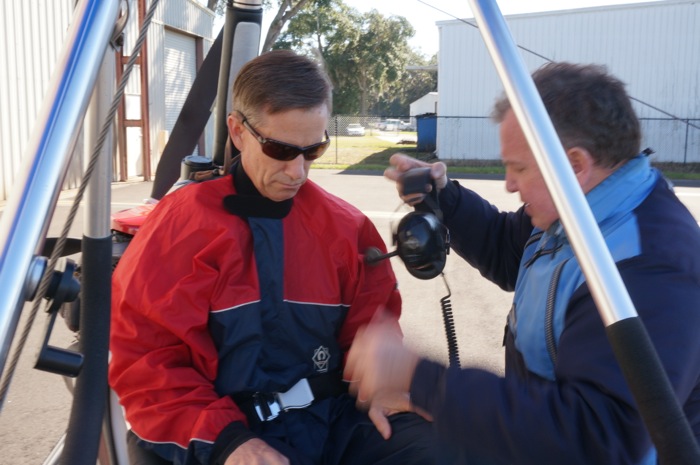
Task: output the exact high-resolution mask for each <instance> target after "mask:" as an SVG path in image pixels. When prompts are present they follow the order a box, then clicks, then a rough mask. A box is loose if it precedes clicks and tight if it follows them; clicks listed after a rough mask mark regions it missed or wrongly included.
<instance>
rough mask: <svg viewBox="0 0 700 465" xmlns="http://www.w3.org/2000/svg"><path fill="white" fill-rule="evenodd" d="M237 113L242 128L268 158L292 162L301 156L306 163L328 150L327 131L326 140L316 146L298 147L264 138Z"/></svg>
mask: <svg viewBox="0 0 700 465" xmlns="http://www.w3.org/2000/svg"><path fill="white" fill-rule="evenodd" d="M238 113H240V115H241V116H242V117H243V121H242V123H243V126H245V128H246V129H247V130H248V131H250V133H251V134H252V135H253V137H255V138H256V139H257V140H258V142H260V145H261V147H262V151H263V153H264V154H265V155H267V156H268V157H270V158H274V159H275V160H279V161H292V160H294V159H295V158H296V157H298V156H299V155H303V156H304V160H307V161H311V160H316V159H317V158H319V157H320V156H321V155H323V154H324V153H325V152H326V150H327V149H328V146H329V145H331V138H330V136H329V135H328V131H325V134H326V140H324V141H322V142H319V143H318V144H313V145H308V146H306V147H299V146H298V145H294V144H288V143H286V142H281V141H278V140H275V139H268V138H265V137H263V136H261V135H260V134H258V131H256V130H255V129H253V126H251V125H250V123H249V122H248V118H246V116H245V115H244V114H243V113H241V112H238Z"/></svg>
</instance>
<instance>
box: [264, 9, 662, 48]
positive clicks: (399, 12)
mask: <svg viewBox="0 0 700 465" xmlns="http://www.w3.org/2000/svg"><path fill="white" fill-rule="evenodd" d="M648 1H655V0H497V2H496V3H498V6H499V8H500V10H501V13H502V14H504V15H509V14H520V13H532V12H537V11H551V10H568V9H573V8H586V7H593V6H603V5H611V4H625V3H644V2H648ZM345 4H347V5H349V6H351V7H353V8H355V9H357V10H358V11H360V12H366V11H370V10H371V9H373V8H374V9H376V10H377V11H379V12H380V13H382V14H383V15H385V16H390V15H396V16H403V17H405V18H406V19H407V20H408V21H409V22H410V23H411V25H412V26H413V28H414V29H415V30H416V34H415V36H414V37H413V38H412V39H411V41H410V45H411V46H412V47H413V48H416V49H420V50H421V51H422V53H423V54H424V55H427V56H432V55H433V54H435V53H437V51H438V48H439V38H438V28H437V26H436V25H435V23H436V22H437V21H446V20H452V19H455V17H456V18H473V17H474V15H473V14H472V12H471V9H470V7H469V2H468V1H467V0H345ZM433 7H434V8H433ZM439 10H442V12H441V11H439ZM266 33H267V30H266V29H265V30H264V31H263V36H264V34H266Z"/></svg>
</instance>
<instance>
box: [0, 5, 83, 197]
mask: <svg viewBox="0 0 700 465" xmlns="http://www.w3.org/2000/svg"><path fill="white" fill-rule="evenodd" d="M72 13H73V0H55V1H50V2H37V1H29V2H24V1H19V2H18V1H9V0H7V1H6V0H3V1H2V2H0V64H1V65H0V200H5V199H6V198H7V196H8V194H9V191H10V189H11V188H12V183H13V179H14V177H15V175H16V173H17V172H18V170H19V167H20V164H21V160H22V156H23V155H24V151H25V150H26V147H27V143H28V140H29V136H30V134H31V132H32V130H33V128H34V121H35V119H36V117H37V114H38V113H39V110H40V108H41V105H42V101H43V97H44V95H45V94H46V91H47V89H48V84H49V81H50V79H51V74H52V72H53V70H54V67H55V64H56V61H57V60H58V56H59V54H60V52H61V50H62V46H63V40H64V37H65V35H66V32H67V30H68V26H69V25H70V21H71V18H72Z"/></svg>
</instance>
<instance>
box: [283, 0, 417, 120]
mask: <svg viewBox="0 0 700 465" xmlns="http://www.w3.org/2000/svg"><path fill="white" fill-rule="evenodd" d="M413 34H414V30H413V27H412V26H411V25H410V24H409V23H408V21H407V20H406V19H405V18H403V17H400V16H392V17H385V16H383V15H381V14H379V13H378V12H377V11H376V10H372V11H370V12H368V13H364V14H360V13H359V12H358V11H357V10H355V9H353V8H350V7H348V6H347V5H345V4H344V3H343V1H342V0H329V1H328V2H327V3H326V4H325V5H318V6H317V7H316V8H313V9H310V8H306V9H305V10H303V11H301V12H300V13H299V14H297V15H296V16H295V17H294V18H293V19H292V20H291V21H290V22H289V24H288V27H287V30H286V31H285V33H283V34H282V35H280V39H279V40H278V41H277V43H276V44H275V48H291V49H294V50H296V51H298V52H303V53H307V54H309V55H312V56H316V57H318V58H320V59H321V61H322V62H323V64H324V66H325V67H326V70H327V72H328V74H329V76H330V77H331V80H332V81H333V85H334V88H335V90H334V107H335V112H336V113H349V114H356V113H360V114H363V115H366V114H368V112H369V110H370V109H371V108H372V107H373V106H374V105H376V104H377V102H380V101H382V100H389V101H391V100H394V99H395V98H397V96H398V95H400V93H401V92H402V88H403V78H404V77H405V73H406V71H405V68H406V65H408V64H409V60H410V59H411V58H412V57H413V55H415V53H413V54H412V51H411V49H410V47H409V46H408V39H409V38H410V37H412V36H413Z"/></svg>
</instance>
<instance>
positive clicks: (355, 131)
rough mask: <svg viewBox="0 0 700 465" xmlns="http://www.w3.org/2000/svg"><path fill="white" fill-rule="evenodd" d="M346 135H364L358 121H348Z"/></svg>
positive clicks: (363, 129)
mask: <svg viewBox="0 0 700 465" xmlns="http://www.w3.org/2000/svg"><path fill="white" fill-rule="evenodd" d="M347 132H348V136H364V135H365V128H364V126H362V125H361V124H358V123H350V124H348V128H347Z"/></svg>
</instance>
